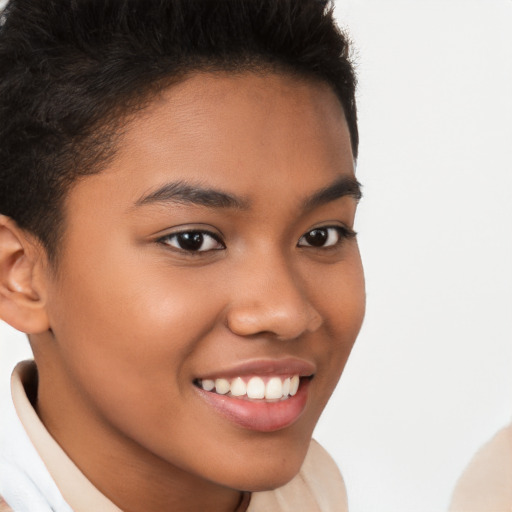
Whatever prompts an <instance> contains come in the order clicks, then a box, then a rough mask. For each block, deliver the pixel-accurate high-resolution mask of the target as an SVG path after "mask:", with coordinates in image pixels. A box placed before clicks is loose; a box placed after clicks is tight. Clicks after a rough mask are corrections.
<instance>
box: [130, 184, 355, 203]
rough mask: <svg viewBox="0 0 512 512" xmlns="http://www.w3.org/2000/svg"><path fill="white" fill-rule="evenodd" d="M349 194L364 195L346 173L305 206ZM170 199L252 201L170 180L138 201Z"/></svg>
mask: <svg viewBox="0 0 512 512" xmlns="http://www.w3.org/2000/svg"><path fill="white" fill-rule="evenodd" d="M345 196H350V197H353V198H354V199H356V201H359V200H360V199H361V197H362V193H361V185H360V183H359V182H358V181H357V180H356V179H355V178H353V177H351V176H343V177H341V178H339V179H337V180H336V181H334V183H332V184H331V185H328V186H327V187H324V188H322V189H320V190H318V191H317V192H315V193H314V194H313V195H312V196H310V197H308V198H306V199H305V200H304V201H303V203H302V207H303V209H304V210H312V209H314V208H316V207H318V206H321V205H323V204H326V203H330V202H331V201H335V200H336V199H341V198H342V197H345ZM169 202H176V203H183V204H194V205H198V206H206V207H208V208H233V209H237V210H247V209H249V206H250V203H249V201H248V200H247V199H244V198H242V197H238V196H236V195H233V194H230V193H228V192H223V191H222V190H217V189H213V188H209V187H206V188H205V187H202V186H201V185H194V184H190V183H186V182H184V181H175V182H171V183H166V184H165V185H163V186H161V187H160V188H158V189H156V190H155V191H153V192H150V193H148V194H146V195H144V196H142V197H141V198H140V199H138V200H137V201H136V202H135V206H136V207H137V206H143V205H148V204H158V203H164V204H165V203H169Z"/></svg>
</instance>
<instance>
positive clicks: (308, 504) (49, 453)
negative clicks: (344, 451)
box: [11, 361, 348, 512]
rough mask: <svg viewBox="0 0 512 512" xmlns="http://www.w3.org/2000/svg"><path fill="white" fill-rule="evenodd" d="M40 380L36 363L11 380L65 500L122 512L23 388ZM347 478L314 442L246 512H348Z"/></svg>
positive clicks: (82, 508)
mask: <svg viewBox="0 0 512 512" xmlns="http://www.w3.org/2000/svg"><path fill="white" fill-rule="evenodd" d="M36 378H37V373H36V367H35V364H34V362H33V361H25V362H23V363H20V364H19V365H18V366H17V367H16V369H15V371H14V373H13V376H12V380H11V388H12V396H13V402H14V406H15V408H16V412H17V415H18V417H19V419H20V420H21V423H22V425H23V428H24V429H25V431H26V433H27V435H28V437H29V439H30V441H31V442H32V444H33V445H34V447H35V449H36V450H37V452H38V454H39V456H40V457H41V459H42V460H43V462H44V464H45V466H46V468H47V470H48V472H49V473H50V475H51V477H52V479H53V480H54V481H55V483H56V484H57V487H58V488H59V491H60V492H61V494H62V496H63V497H64V499H65V501H66V502H67V503H68V504H69V506H70V507H71V508H72V509H73V511H74V512H91V511H92V510H94V511H95V512H122V511H121V510H120V509H119V508H118V507H117V506H116V505H114V503H112V502H111V501H110V500H109V499H108V498H107V497H106V496H104V495H103V494H102V493H100V492H99V491H98V489H96V488H95V487H94V486H93V485H92V483H91V482H90V481H89V480H88V479H87V478H86V477H85V475H84V474H83V473H82V472H81V471H80V470H79V469H78V467H77V466H76V465H75V464H74V463H73V462H72V461H71V459H70V458H69V457H68V456H67V455H66V453H65V452H64V451H63V450H62V448H61V447H60V446H59V445H58V444H57V442H56V441H55V440H54V439H53V437H52V436H51V435H50V434H49V432H48V431H47V430H46V428H45V427H44V425H43V424H42V422H41V420H40V419H39V417H38V416H37V414H36V412H35V410H34V408H33V407H32V405H31V403H30V401H29V399H28V397H27V393H26V390H25V388H28V387H29V386H34V385H35V383H34V381H35V380H36ZM347 509H348V505H347V496H346V491H345V485H344V482H343V478H342V476H341V474H340V472H339V470H338V468H337V466H336V464H335V463H334V461H333V460H332V459H331V457H330V456H329V455H328V454H327V452H326V451H325V450H324V449H323V448H322V447H321V446H320V445H319V444H318V443H317V442H316V441H312V442H311V445H310V448H309V451H308V454H307V456H306V459H305V461H304V464H303V466H302V468H301V470H300V472H299V474H298V475H297V476H296V477H295V478H294V479H293V480H291V481H290V482H289V483H288V484H286V485H285V486H283V487H280V488H278V489H275V490H273V491H266V492H257V493H253V494H252V496H251V499H250V504H249V507H248V509H247V512H292V511H293V512H301V511H302V512H346V511H347Z"/></svg>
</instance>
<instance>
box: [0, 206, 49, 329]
mask: <svg viewBox="0 0 512 512" xmlns="http://www.w3.org/2000/svg"><path fill="white" fill-rule="evenodd" d="M44 257H45V254H44V251H43V250H42V248H41V247H40V246H39V244H37V243H36V241H35V239H34V237H33V236H32V235H29V234H28V233H26V232H25V231H24V230H22V229H20V228H19V227H18V226H17V224H16V223H15V222H14V221H13V220H12V219H10V218H9V217H6V216H5V215H0V318H1V319H2V320H4V321H6V322H7V323H8V324H10V325H11V326H12V327H14V328H15V329H17V330H18V331H22V332H25V333H27V334H38V333H41V332H44V331H47V330H48V329H49V328H50V326H49V322H48V316H47V313H46V302H45V293H44V272H43V269H44V268H45V265H44V263H45V262H44V261H43V259H44Z"/></svg>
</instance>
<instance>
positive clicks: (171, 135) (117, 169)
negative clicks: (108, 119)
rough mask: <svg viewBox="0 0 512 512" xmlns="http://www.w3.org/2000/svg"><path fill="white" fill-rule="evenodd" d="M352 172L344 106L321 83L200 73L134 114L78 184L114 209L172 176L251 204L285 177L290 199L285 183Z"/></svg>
mask: <svg viewBox="0 0 512 512" xmlns="http://www.w3.org/2000/svg"><path fill="white" fill-rule="evenodd" d="M353 173H354V164H353V157H352V151H351V146H350V135H349V130H348V127H347V123H346V121H345V117H344V113H343V109H342V107H341V104H340V103H339V101H338V99H337V97H336V95H335V94H334V92H333V91H332V90H331V88H330V87H329V86H328V85H327V84H324V83H321V82H313V81H308V80H304V79H300V78H297V77H294V76H289V75H283V74H265V75H263V74H256V73H251V72H248V73H243V74H239V75H233V74H226V73H223V74H205V73H201V74H199V73H198V74H195V75H192V76H190V77H188V78H187V79H186V80H184V81H182V82H180V83H178V84H175V85H173V86H171V87H169V88H167V89H165V90H164V91H163V92H161V93H160V94H159V95H158V96H157V97H155V98H154V99H153V101H152V102H151V103H150V104H149V106H148V107H147V108H145V109H144V110H141V111H140V112H138V113H136V114H135V115H134V116H133V117H132V118H131V119H130V120H129V121H128V122H127V124H126V126H125V128H124V130H123V134H122V136H121V137H120V138H119V140H118V146H117V152H116V156H115V157H114V159H113V160H112V161H111V162H110V163H109V166H108V168H107V169H105V170H104V171H103V172H101V173H99V175H94V176H92V177H90V178H87V180H85V181H89V180H91V181H93V182H94V181H95V182H96V184H97V186H98V187H101V182H102V183H103V189H104V193H105V194H106V195H107V196H109V195H110V196H113V197H112V199H113V200H114V202H116V201H119V200H121V196H122V195H123V194H124V193H126V194H128V195H129V196H130V197H126V199H127V200H128V199H129V200H130V201H131V202H132V203H136V201H137V200H138V199H140V197H141V195H143V194H145V193H148V192H150V191H151V190H152V189H154V188H155V187H158V186H161V185H163V184H165V183H166V182H168V181H169V180H170V179H173V180H181V181H186V182H192V183H195V184H198V183H199V184H202V185H206V186H209V187H215V188H219V189H226V188H227V189H233V188H236V192H237V195H239V196H248V197H249V196H251V195H252V194H253V193H254V192H255V190H256V185H257V184H258V187H257V190H258V191H259V192H262V193H264V192H265V189H267V192H268V193H269V194H271V193H272V192H274V190H273V189H274V187H275V186H276V185H278V182H281V183H283V180H287V181H288V182H289V183H288V185H287V186H288V190H289V192H290V194H292V190H291V188H290V185H291V184H293V183H296V184H297V185H300V186H301V187H311V188H320V187H322V186H324V185H325V184H326V183H328V182H332V181H333V180H335V179H336V178H338V177H339V176H340V175H353ZM79 188H80V187H79ZM98 193H99V192H98V191H95V192H94V195H95V197H96V198H98V197H99V196H98ZM71 196H73V193H72V194H71ZM114 198H115V199H114ZM105 199H106V200H109V199H108V198H105Z"/></svg>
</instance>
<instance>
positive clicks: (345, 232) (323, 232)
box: [297, 226, 355, 247]
mask: <svg viewBox="0 0 512 512" xmlns="http://www.w3.org/2000/svg"><path fill="white" fill-rule="evenodd" d="M352 236H355V232H354V231H351V230H349V229H347V228H343V227H341V226H328V227H324V228H315V229H312V230H311V231H308V232H307V233H306V234H305V235H303V236H301V238H300V240H299V242H298V244H297V245H298V246H299V247H333V246H335V245H337V244H339V243H340V242H341V241H342V240H343V239H344V238H349V237H352Z"/></svg>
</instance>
